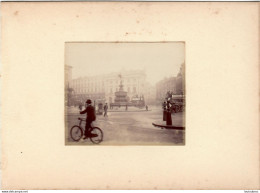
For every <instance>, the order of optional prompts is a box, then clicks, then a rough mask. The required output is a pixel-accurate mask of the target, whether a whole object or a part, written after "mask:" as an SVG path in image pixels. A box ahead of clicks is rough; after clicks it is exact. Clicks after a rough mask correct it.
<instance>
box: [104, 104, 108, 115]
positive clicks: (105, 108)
mask: <svg viewBox="0 0 260 193" xmlns="http://www.w3.org/2000/svg"><path fill="white" fill-rule="evenodd" d="M107 109H108V106H107V103H106V104H105V106H104V117H105V116H107Z"/></svg>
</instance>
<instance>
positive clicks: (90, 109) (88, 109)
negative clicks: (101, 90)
mask: <svg viewBox="0 0 260 193" xmlns="http://www.w3.org/2000/svg"><path fill="white" fill-rule="evenodd" d="M91 103H92V101H91V100H90V99H88V100H87V101H86V105H85V107H86V109H85V110H84V111H80V114H85V113H87V117H86V126H85V136H84V138H83V139H86V138H88V137H96V136H94V135H96V134H92V133H90V132H89V130H90V128H91V123H92V122H93V121H95V120H96V115H95V109H94V107H93V106H92V105H91Z"/></svg>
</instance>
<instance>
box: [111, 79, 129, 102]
mask: <svg viewBox="0 0 260 193" xmlns="http://www.w3.org/2000/svg"><path fill="white" fill-rule="evenodd" d="M119 77H120V85H119V91H117V92H115V96H116V98H115V102H114V103H112V106H119V107H120V106H129V105H131V104H130V103H129V102H128V100H127V92H126V91H124V86H123V82H122V75H121V74H120V75H119Z"/></svg>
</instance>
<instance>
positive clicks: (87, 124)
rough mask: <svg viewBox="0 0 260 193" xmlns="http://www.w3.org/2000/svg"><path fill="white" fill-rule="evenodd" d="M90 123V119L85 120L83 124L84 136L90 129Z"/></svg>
mask: <svg viewBox="0 0 260 193" xmlns="http://www.w3.org/2000/svg"><path fill="white" fill-rule="evenodd" d="M91 123H92V121H91V120H86V125H85V136H87V135H88V133H89V130H90V127H91Z"/></svg>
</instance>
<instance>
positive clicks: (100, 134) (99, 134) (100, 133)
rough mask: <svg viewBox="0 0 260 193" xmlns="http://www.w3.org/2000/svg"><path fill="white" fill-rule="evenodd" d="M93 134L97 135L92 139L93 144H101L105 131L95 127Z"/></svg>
mask: <svg viewBox="0 0 260 193" xmlns="http://www.w3.org/2000/svg"><path fill="white" fill-rule="evenodd" d="M91 133H92V134H96V135H97V136H96V137H91V138H90V140H91V141H92V143H95V144H99V143H100V142H102V141H103V131H102V130H101V129H100V128H98V127H93V129H92V130H91Z"/></svg>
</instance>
